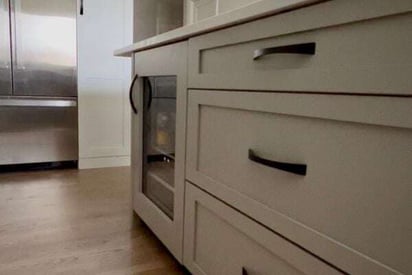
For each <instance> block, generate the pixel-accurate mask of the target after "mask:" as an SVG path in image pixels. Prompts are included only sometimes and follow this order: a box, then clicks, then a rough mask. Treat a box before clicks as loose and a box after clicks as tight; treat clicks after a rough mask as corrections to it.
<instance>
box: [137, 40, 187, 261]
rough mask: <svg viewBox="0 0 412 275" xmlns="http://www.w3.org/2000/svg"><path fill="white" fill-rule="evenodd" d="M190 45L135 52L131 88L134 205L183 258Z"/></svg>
mask: <svg viewBox="0 0 412 275" xmlns="http://www.w3.org/2000/svg"><path fill="white" fill-rule="evenodd" d="M186 51H187V42H181V43H177V44H173V45H169V46H165V47H162V48H161V49H152V50H148V51H144V52H138V53H135V54H134V60H135V66H134V75H135V76H134V78H133V81H132V84H131V87H130V94H129V99H130V104H131V109H132V181H133V208H134V211H135V212H136V214H137V215H138V216H139V217H140V218H141V219H142V220H143V221H144V222H145V223H146V224H147V226H148V227H149V228H150V229H151V230H152V231H153V232H154V233H155V234H156V236H157V237H158V238H159V239H160V240H161V241H162V242H163V243H164V244H165V245H166V247H167V248H168V249H169V250H170V252H171V253H172V254H173V255H174V256H175V258H176V259H178V260H179V261H181V260H182V257H183V214H184V213H183V212H184V211H183V210H184V189H185V188H184V186H185V161H184V160H185V155H186V152H185V143H186V119H185V117H186V102H187V58H186ZM153 60H158V61H159V62H153Z"/></svg>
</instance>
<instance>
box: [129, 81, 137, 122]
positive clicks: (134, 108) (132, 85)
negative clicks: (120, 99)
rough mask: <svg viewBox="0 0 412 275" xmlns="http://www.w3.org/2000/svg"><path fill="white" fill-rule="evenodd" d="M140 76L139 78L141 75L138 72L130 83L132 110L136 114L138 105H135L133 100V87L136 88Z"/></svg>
mask: <svg viewBox="0 0 412 275" xmlns="http://www.w3.org/2000/svg"><path fill="white" fill-rule="evenodd" d="M138 78H139V75H137V74H136V75H135V76H134V78H133V81H132V84H131V85H130V89H129V101H130V106H131V107H132V111H133V113H135V114H137V109H136V105H134V101H133V89H134V84H135V83H136V81H137V79H138Z"/></svg>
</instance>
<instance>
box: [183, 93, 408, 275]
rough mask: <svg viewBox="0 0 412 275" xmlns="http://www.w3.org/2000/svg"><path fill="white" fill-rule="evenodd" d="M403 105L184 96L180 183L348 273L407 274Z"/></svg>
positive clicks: (346, 99) (372, 100)
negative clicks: (189, 184) (183, 156)
mask: <svg viewBox="0 0 412 275" xmlns="http://www.w3.org/2000/svg"><path fill="white" fill-rule="evenodd" d="M411 100H412V99H400V98H379V97H363V98H359V97H354V96H333V95H296V94H276V93H252V92H250V93H246V92H235V91H233V92H224V91H195V90H190V92H189V113H188V156H187V177H188V179H189V180H191V181H193V182H194V183H196V184H198V185H199V186H201V187H202V188H204V189H205V190H207V191H209V192H211V193H212V194H214V195H216V196H218V197H219V198H221V199H223V200H224V201H225V202H227V203H228V204H230V205H233V206H234V207H236V208H238V209H240V210H241V211H244V212H245V213H247V214H248V215H250V216H251V217H254V218H256V219H257V220H259V221H261V222H262V223H264V224H266V225H268V226H271V228H272V229H273V230H275V231H279V232H280V233H281V234H284V235H285V236H287V237H290V238H291V239H293V240H294V241H295V242H296V243H299V244H301V245H302V246H304V247H306V248H307V249H309V250H313V251H316V252H317V253H319V254H318V255H319V256H321V257H325V258H327V259H330V261H331V262H334V263H336V264H337V265H338V264H339V265H342V268H344V267H345V268H349V267H347V266H346V265H347V263H348V262H347V261H349V262H352V264H351V266H350V268H352V269H353V273H362V272H360V270H363V271H365V270H375V272H376V273H374V274H386V272H389V273H390V270H392V268H394V269H397V270H400V271H402V272H405V273H408V272H409V271H410V270H411V268H412V267H411V265H410V262H409V260H408V255H407V253H405V251H409V250H410V249H412V247H411V235H410V234H409V228H410V226H411V224H410V219H409V218H408V216H409V213H410V211H412V204H411V202H410V199H409V198H410V191H411V189H410V186H409V182H411V180H412V173H411V170H410V169H409V167H410V166H411V165H412V158H411V156H412V154H411V152H412V151H411V150H412V130H411V129H412V127H411V126H412V121H411V120H410V119H409V117H411V116H412V113H411V109H410V104H411ZM402 124H403V126H402ZM251 150H252V151H251ZM293 165H300V166H302V165H305V169H304V170H302V169H301V167H300V168H299V167H298V168H296V166H293ZM316 240H317V241H316ZM319 243H323V244H324V245H325V246H324V247H323V246H322V245H319ZM326 247H328V248H327V249H326ZM331 251H334V252H333V253H331ZM355 251H356V252H355ZM337 255H340V256H339V257H336V256H337ZM369 258H372V259H374V260H376V261H377V262H379V264H376V263H374V262H373V261H370V260H369ZM392 271H393V270H392ZM393 272H394V271H393ZM350 273H352V272H350ZM393 274H396V273H393Z"/></svg>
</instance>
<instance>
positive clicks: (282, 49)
mask: <svg viewBox="0 0 412 275" xmlns="http://www.w3.org/2000/svg"><path fill="white" fill-rule="evenodd" d="M315 52H316V43H314V42H310V43H301V44H293V45H286V46H278V47H272V48H264V49H258V50H255V52H254V55H253V60H257V59H259V58H261V57H263V56H265V55H270V54H284V53H286V54H303V55H314V54H315Z"/></svg>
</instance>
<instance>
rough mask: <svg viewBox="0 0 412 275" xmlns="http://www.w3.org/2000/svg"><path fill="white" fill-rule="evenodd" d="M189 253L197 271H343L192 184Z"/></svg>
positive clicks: (214, 274)
mask: <svg viewBox="0 0 412 275" xmlns="http://www.w3.org/2000/svg"><path fill="white" fill-rule="evenodd" d="M186 188H187V192H186V216H185V217H186V218H185V232H186V239H185V257H184V263H185V265H186V266H187V267H188V268H189V269H190V271H192V272H193V274H203V275H206V274H210V275H218V274H221V275H240V274H243V275H249V274H250V275H253V274H259V275H272V274H285V275H298V274H342V273H340V272H338V271H337V270H335V269H334V268H332V267H330V266H329V265H327V264H325V263H324V262H322V261H321V260H319V259H317V258H315V257H313V256H312V255H310V254H308V253H306V252H305V251H303V250H301V249H299V248H298V247H295V246H294V245H293V244H291V243H289V242H288V241H286V240H285V239H283V238H282V237H280V236H278V235H276V234H275V233H273V232H271V231H269V230H267V229H266V228H264V227H262V226H261V225H259V224H257V223H255V222H253V221H252V220H250V219H249V218H247V217H246V216H244V215H242V214H241V213H239V212H237V211H235V210H234V209H232V208H230V207H229V206H227V205H225V204H224V203H222V202H220V201H218V200H217V199H215V198H213V197H212V196H210V195H208V194H207V193H205V192H203V191H201V190H200V189H198V188H196V187H195V186H194V185H192V184H190V183H187V184H186Z"/></svg>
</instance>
